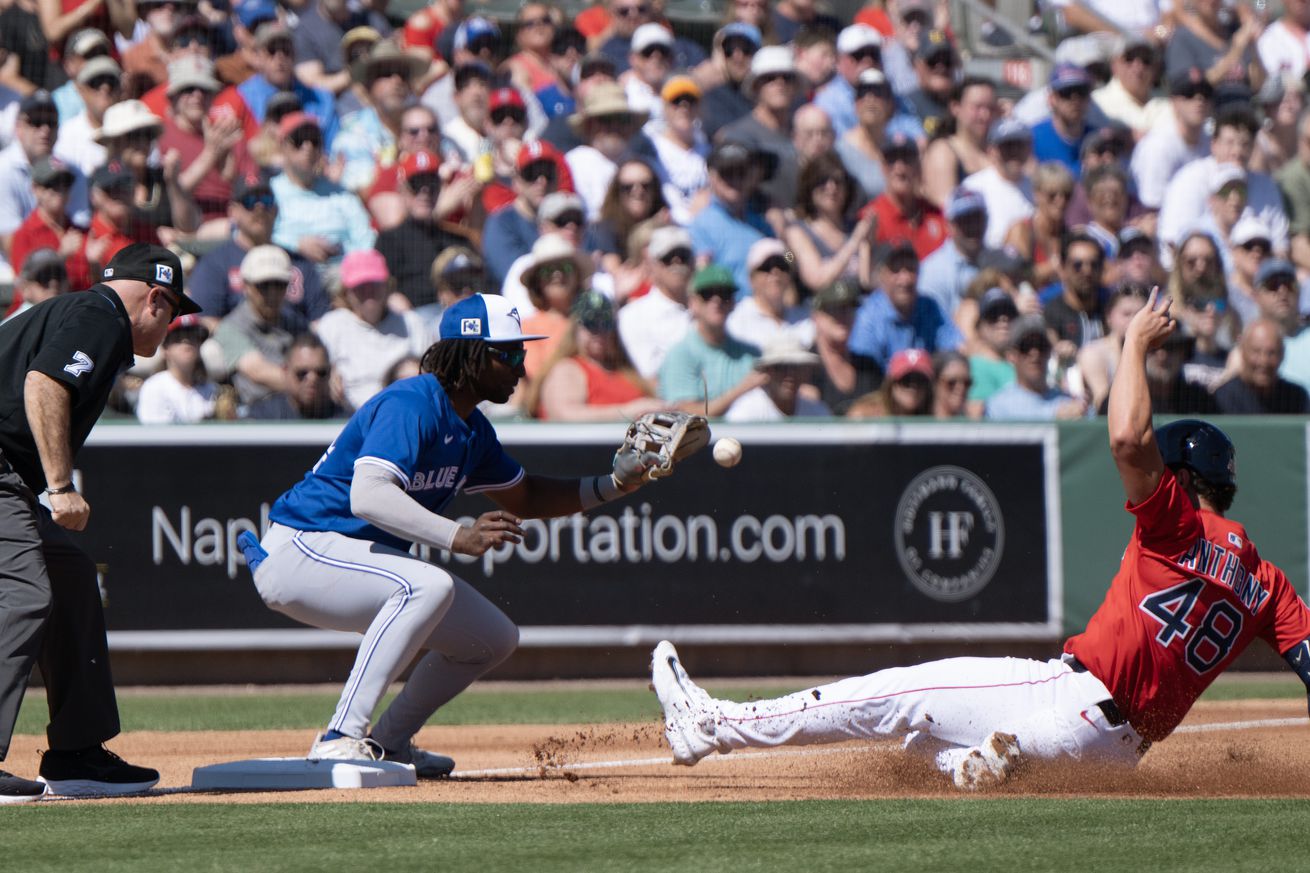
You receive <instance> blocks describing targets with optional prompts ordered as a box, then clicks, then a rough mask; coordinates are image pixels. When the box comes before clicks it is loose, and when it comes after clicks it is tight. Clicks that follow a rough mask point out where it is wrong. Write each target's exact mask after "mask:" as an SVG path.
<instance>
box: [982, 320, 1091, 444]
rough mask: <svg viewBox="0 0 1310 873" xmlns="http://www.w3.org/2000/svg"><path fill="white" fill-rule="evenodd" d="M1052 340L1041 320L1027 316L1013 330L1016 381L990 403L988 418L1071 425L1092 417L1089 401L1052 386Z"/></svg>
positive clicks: (1010, 356)
mask: <svg viewBox="0 0 1310 873" xmlns="http://www.w3.org/2000/svg"><path fill="white" fill-rule="evenodd" d="M1051 350H1052V346H1051V340H1050V337H1049V336H1047V331H1046V322H1044V321H1043V320H1042V319H1041V317H1040V316H1025V317H1024V318H1021V319H1019V320H1018V321H1017V322H1016V323H1015V324H1014V326H1013V328H1012V330H1011V342H1010V348H1009V350H1008V351H1007V352H1006V358H1007V359H1008V360H1009V362H1010V364H1011V365H1012V366H1013V367H1014V381H1013V382H1011V383H1010V384H1009V385H1006V386H1005V387H1004V388H1001V389H1000V390H999V391H997V392H996V393H995V394H993V395H992V396H991V397H989V398H988V399H987V404H986V412H985V413H984V417H985V418H987V419H989V420H993V421H1053V420H1061V421H1068V420H1071V419H1078V418H1084V417H1086V416H1087V415H1088V412H1089V409H1088V406H1087V401H1085V400H1081V399H1078V398H1074V397H1070V396H1069V395H1068V394H1066V393H1065V392H1064V391H1062V390H1060V389H1059V388H1057V387H1053V386H1051V384H1050V383H1049V382H1048V380H1047V371H1048V369H1049V364H1050V360H1051Z"/></svg>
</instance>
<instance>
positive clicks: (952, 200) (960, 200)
mask: <svg viewBox="0 0 1310 873" xmlns="http://www.w3.org/2000/svg"><path fill="white" fill-rule="evenodd" d="M974 212H982V213H986V212H987V201H986V200H984V199H983V196H982V195H981V194H979V193H978V192H977V191H970V190H969V189H968V188H956V189H955V190H954V191H952V192H951V196H950V197H949V198H948V199H947V201H946V217H947V219H949V220H951V221H955V220H957V219H960V218H963V217H964V216H966V215H970V214H972V213H974Z"/></svg>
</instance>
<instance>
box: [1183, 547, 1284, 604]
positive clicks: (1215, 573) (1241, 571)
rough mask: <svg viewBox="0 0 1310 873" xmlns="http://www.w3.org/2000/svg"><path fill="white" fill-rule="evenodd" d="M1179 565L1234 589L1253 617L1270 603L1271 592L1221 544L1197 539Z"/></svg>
mask: <svg viewBox="0 0 1310 873" xmlns="http://www.w3.org/2000/svg"><path fill="white" fill-rule="evenodd" d="M1176 563H1177V564H1178V566H1180V567H1182V568H1184V569H1186V570H1190V571H1192V572H1194V573H1198V574H1200V575H1202V576H1204V577H1206V578H1207V579H1209V580H1211V581H1212V582H1217V583H1219V584H1220V585H1223V586H1225V587H1227V588H1231V589H1232V591H1233V594H1235V595H1237V599H1238V600H1240V601H1241V602H1242V605H1243V606H1244V607H1246V611H1247V612H1249V613H1251V614H1252V615H1255V614H1256V613H1257V612H1259V611H1260V608H1261V607H1262V606H1264V604H1265V601H1266V600H1268V599H1269V592H1268V591H1266V590H1265V589H1264V588H1263V587H1261V585H1260V580H1259V579H1257V578H1255V576H1253V575H1252V574H1251V573H1249V572H1247V569H1246V568H1245V567H1243V566H1242V560H1241V558H1240V557H1239V556H1238V555H1237V553H1236V552H1230V551H1228V550H1227V549H1225V548H1224V547H1223V546H1221V545H1219V544H1218V543H1212V542H1210V541H1209V540H1207V539H1205V538H1200V539H1197V540H1196V542H1194V543H1192V547H1191V548H1190V549H1188V550H1187V551H1186V552H1185V553H1184V554H1183V555H1182V556H1181V557H1180V558H1178V560H1177V562H1176Z"/></svg>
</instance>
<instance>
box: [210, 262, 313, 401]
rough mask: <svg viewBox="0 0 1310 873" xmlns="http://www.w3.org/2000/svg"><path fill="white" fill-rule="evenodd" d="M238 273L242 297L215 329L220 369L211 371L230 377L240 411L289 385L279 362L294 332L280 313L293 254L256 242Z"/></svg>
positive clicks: (282, 360)
mask: <svg viewBox="0 0 1310 873" xmlns="http://www.w3.org/2000/svg"><path fill="white" fill-rule="evenodd" d="M240 277H241V286H242V294H241V296H242V301H241V303H240V304H239V305H237V307H236V308H235V309H233V310H232V311H231V312H229V313H228V314H227V315H225V316H223V318H222V320H221V321H219V323H218V326H217V327H216V328H215V329H214V342H215V344H216V345H217V346H218V347H219V349H220V350H221V352H222V354H221V355H220V356H219V358H220V359H221V365H222V369H223V372H222V373H218V372H215V373H214V374H213V375H214V376H215V377H216V378H221V377H226V378H230V379H231V381H232V384H233V385H234V386H235V387H236V390H237V403H238V409H239V410H240V411H241V412H242V413H244V411H245V407H247V406H249V405H250V404H252V403H256V402H258V401H260V400H263V399H264V398H265V397H268V396H269V395H270V394H273V393H276V392H278V391H282V390H284V389H285V388H286V387H287V377H286V372H285V371H284V369H283V366H282V364H283V362H284V361H285V360H286V353H287V349H288V348H289V347H290V346H291V340H292V338H293V337H294V336H295V332H294V331H293V330H292V329H290V328H291V327H292V326H291V325H288V324H287V322H286V321H285V320H284V319H283V317H282V314H283V311H284V310H283V303H284V301H285V299H286V295H287V287H288V286H289V285H290V284H291V258H290V256H288V255H287V253H286V252H285V251H283V250H282V249H280V248H278V247H277V246H272V245H266V246H255V247H254V248H253V249H251V250H250V251H249V252H247V253H246V256H245V258H244V259H242V261H241V273H240ZM206 360H207V361H208V358H207V359H206ZM215 366H217V362H215Z"/></svg>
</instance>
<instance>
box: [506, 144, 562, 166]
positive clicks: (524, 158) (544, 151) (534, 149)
mask: <svg viewBox="0 0 1310 873" xmlns="http://www.w3.org/2000/svg"><path fill="white" fill-rule="evenodd" d="M562 157H563V155H561V154H560V151H559V149H557V148H555V147H554V146H553V145H551V144H550V143H548V142H546V141H545V140H544V139H536V140H533V141H532V142H525V143H524V144H523V147H522V148H520V149H519V155H518V159H517V160H516V161H515V165H516V166H517V167H518V169H519V172H522V171H523V170H524V169H526V168H527V167H528V165H530V164H535V163H537V162H538V161H550V162H552V163H554V164H558V163H559V161H560V160H561V158H562Z"/></svg>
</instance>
